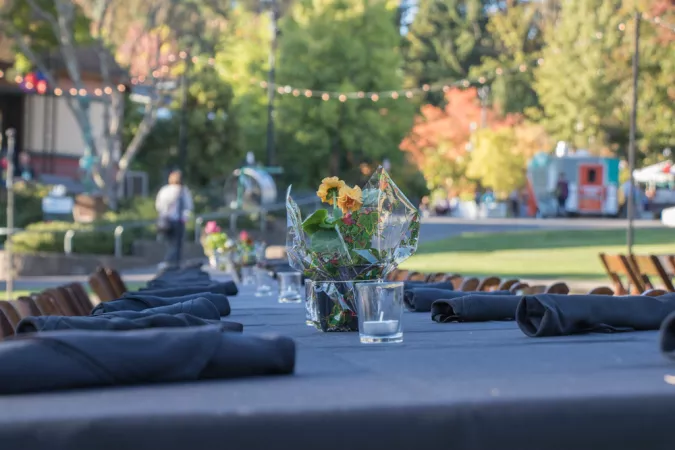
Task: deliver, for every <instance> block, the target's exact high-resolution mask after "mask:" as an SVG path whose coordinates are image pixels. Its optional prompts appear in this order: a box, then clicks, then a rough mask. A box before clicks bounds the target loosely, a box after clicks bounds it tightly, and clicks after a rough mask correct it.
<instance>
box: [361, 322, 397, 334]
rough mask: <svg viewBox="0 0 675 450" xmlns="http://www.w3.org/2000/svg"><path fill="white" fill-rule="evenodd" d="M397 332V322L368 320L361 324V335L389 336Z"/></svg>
mask: <svg viewBox="0 0 675 450" xmlns="http://www.w3.org/2000/svg"><path fill="white" fill-rule="evenodd" d="M397 331H398V320H368V321H364V322H363V334H367V335H370V336H389V335H392V334H394V333H396V332H397Z"/></svg>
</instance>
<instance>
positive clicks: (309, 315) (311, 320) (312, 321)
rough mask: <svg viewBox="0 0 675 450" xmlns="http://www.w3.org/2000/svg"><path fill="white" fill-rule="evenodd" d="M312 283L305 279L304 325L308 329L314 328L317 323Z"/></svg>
mask: <svg viewBox="0 0 675 450" xmlns="http://www.w3.org/2000/svg"><path fill="white" fill-rule="evenodd" d="M313 283H314V282H313V281H312V280H310V279H309V278H305V323H306V324H307V326H308V327H315V326H316V322H318V321H319V316H318V314H317V304H316V292H315V291H314V284H313Z"/></svg>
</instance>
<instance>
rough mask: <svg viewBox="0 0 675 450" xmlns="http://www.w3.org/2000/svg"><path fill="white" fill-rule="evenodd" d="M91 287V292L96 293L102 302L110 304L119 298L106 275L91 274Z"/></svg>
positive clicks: (99, 273)
mask: <svg viewBox="0 0 675 450" xmlns="http://www.w3.org/2000/svg"><path fill="white" fill-rule="evenodd" d="M89 286H91V290H92V291H94V293H95V294H96V296H97V297H98V299H99V300H100V301H101V302H109V301H110V300H115V299H116V298H118V296H117V295H116V294H115V290H114V289H113V287H112V286H111V285H110V281H109V280H108V277H107V276H106V275H105V273H101V272H98V271H97V272H95V273H93V274H91V276H90V277H89Z"/></svg>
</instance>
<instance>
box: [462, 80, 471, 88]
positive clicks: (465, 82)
mask: <svg viewBox="0 0 675 450" xmlns="http://www.w3.org/2000/svg"><path fill="white" fill-rule="evenodd" d="M462 86H464V87H465V88H468V87H469V86H471V83H469V80H464V81H462Z"/></svg>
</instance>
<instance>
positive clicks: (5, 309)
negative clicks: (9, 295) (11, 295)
mask: <svg viewBox="0 0 675 450" xmlns="http://www.w3.org/2000/svg"><path fill="white" fill-rule="evenodd" d="M0 312H2V314H4V315H5V317H6V318H7V321H8V322H9V324H10V325H11V326H12V329H13V330H16V326H17V325H18V324H19V322H21V315H20V314H19V312H18V311H17V310H16V308H15V307H14V305H12V303H11V302H8V301H6V300H0Z"/></svg>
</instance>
